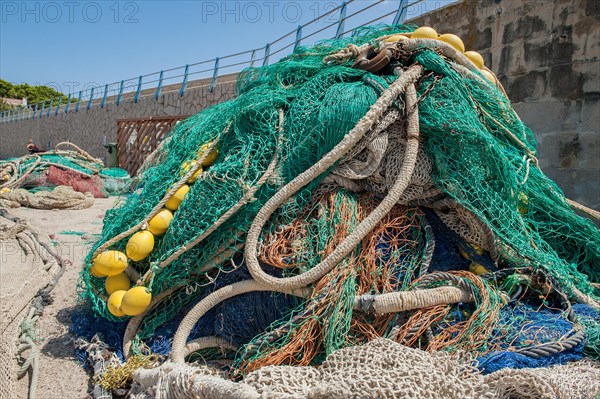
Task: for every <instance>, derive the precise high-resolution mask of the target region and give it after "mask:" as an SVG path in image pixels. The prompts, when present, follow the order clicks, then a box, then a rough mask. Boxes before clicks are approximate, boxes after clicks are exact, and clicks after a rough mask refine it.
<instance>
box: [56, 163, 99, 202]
mask: <svg viewBox="0 0 600 399" xmlns="http://www.w3.org/2000/svg"><path fill="white" fill-rule="evenodd" d="M48 181H49V182H50V183H53V184H54V185H57V186H71V187H73V190H75V191H79V192H81V193H86V192H89V193H92V195H93V196H94V197H96V198H106V197H108V195H107V194H106V193H105V192H104V190H102V179H101V178H100V177H99V176H96V175H94V176H91V177H90V176H86V175H84V174H81V173H78V172H76V171H74V170H63V169H59V168H57V167H55V166H50V169H49V170H48Z"/></svg>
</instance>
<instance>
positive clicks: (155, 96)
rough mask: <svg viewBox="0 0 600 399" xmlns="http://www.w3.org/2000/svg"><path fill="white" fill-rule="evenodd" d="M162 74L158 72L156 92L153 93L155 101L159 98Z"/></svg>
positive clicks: (162, 72)
mask: <svg viewBox="0 0 600 399" xmlns="http://www.w3.org/2000/svg"><path fill="white" fill-rule="evenodd" d="M163 74H164V71H160V76H159V77H158V86H156V92H155V93H154V99H155V100H158V97H159V96H160V91H161V90H162V82H163Z"/></svg>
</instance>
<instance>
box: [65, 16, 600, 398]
mask: <svg viewBox="0 0 600 399" xmlns="http://www.w3.org/2000/svg"><path fill="white" fill-rule="evenodd" d="M410 31H412V29H410V28H409V27H404V26H391V27H390V26H383V27H374V28H362V29H359V30H357V31H356V32H354V34H353V35H352V37H351V38H343V39H339V40H334V41H326V42H322V43H319V44H317V45H315V46H313V47H306V48H299V49H298V50H296V51H295V52H294V54H292V55H291V56H289V57H286V58H285V59H283V60H281V61H280V62H278V63H276V64H273V65H270V66H266V67H262V68H253V69H248V70H246V71H244V72H243V73H242V74H241V75H240V77H239V80H238V96H237V98H235V99H234V100H231V101H228V102H225V103H222V104H219V105H216V106H214V107H212V108H209V109H206V110H204V111H202V112H200V113H199V114H197V115H195V116H192V117H190V118H188V119H187V120H185V121H183V122H182V123H180V124H178V125H177V126H176V127H175V128H174V129H173V131H171V133H170V135H169V137H168V138H167V139H166V140H165V142H164V144H163V145H162V146H161V147H159V149H158V150H157V152H158V154H153V155H152V161H151V162H150V163H149V165H146V167H145V168H144V170H143V172H142V174H141V175H140V176H139V179H140V184H139V186H138V188H137V190H136V191H135V192H133V193H132V194H131V195H130V196H129V197H128V198H127V199H126V200H124V201H123V202H121V203H120V204H118V205H117V206H116V207H115V208H114V209H112V210H110V211H108V212H107V214H106V218H105V221H104V227H103V231H102V235H101V238H100V240H99V241H98V242H97V243H96V244H95V245H94V246H93V248H92V250H91V251H90V253H89V254H88V256H87V257H86V259H85V262H84V264H85V266H84V269H83V270H82V274H81V298H82V300H84V301H85V303H86V305H87V306H88V309H89V310H88V312H89V313H87V314H85V313H81V314H78V315H76V317H75V318H74V320H73V321H74V324H73V331H74V332H75V333H77V335H80V336H82V337H84V338H86V339H91V338H92V336H93V335H94V334H96V333H100V335H101V336H103V337H104V339H105V341H106V342H107V343H108V344H109V345H110V346H112V347H113V349H114V350H115V351H116V353H117V354H118V355H119V356H120V357H121V358H122V361H125V359H129V360H127V361H128V362H129V361H133V360H132V359H135V361H136V362H137V361H139V359H140V358H144V357H145V356H146V357H148V356H150V357H149V358H148V359H153V360H152V362H154V361H156V362H157V363H156V364H158V363H160V362H162V361H164V360H166V357H167V356H168V357H169V363H167V365H165V366H163V367H165V368H166V369H165V368H163V369H161V370H171V369H172V370H180V369H179V368H178V367H179V366H174V365H173V364H184V363H185V362H186V361H187V362H191V363H195V364H198V363H201V364H210V365H212V368H206V367H205V366H203V367H197V368H196V369H195V371H194V372H192V373H191V374H193V376H192V377H193V378H191V377H190V373H187V374H186V373H183V374H182V375H184V376H185V378H183V377H182V378H183V380H181V381H179V382H178V384H179V383H181V384H184V385H185V387H186V388H185V389H182V390H181V391H178V390H177V389H178V388H177V389H175V388H173V389H174V390H171V391H169V389H171V388H165V389H166V390H167V391H169V392H170V393H165V392H164V391H160V389H162V388H160V387H161V386H162V387H166V386H168V387H172V385H171V382H165V383H164V384H162V383H160V381H161V379H166V380H168V379H169V378H171V377H169V376H163V374H164V373H163V372H162V371H156V373H154V374H153V373H152V372H151V371H149V372H147V373H146V374H144V373H142V372H141V371H140V373H139V374H134V376H135V375H137V376H138V377H136V381H138V383H140V384H142V385H144V384H145V386H146V387H148V386H150V385H152V384H158V385H156V387H155V389H154V390H152V389H150V390H149V391H147V392H153V393H152V394H153V395H156V396H157V397H196V396H183V394H182V396H177V394H176V393H174V392H184V391H185V392H191V391H190V390H192V387H194V389H199V390H201V389H204V391H202V394H203V395H206V397H211V396H210V395H211V394H209V393H208V391H206V390H209V389H211V388H210V386H213V385H215V384H213V385H211V384H212V382H211V381H213V382H214V381H216V380H214V378H216V377H214V376H215V375H219V376H222V377H223V378H226V379H227V380H231V381H243V383H242V384H237V383H234V382H231V383H229V384H225V383H224V380H223V379H222V378H220V377H219V378H220V379H219V380H218V383H216V385H219V384H225V385H223V386H224V387H225V388H223V389H229V388H231V389H230V390H229V391H228V392H229V393H227V394H223V397H245V396H244V395H243V393H240V394H239V395H238V394H237V393H236V389H238V388H239V389H242V388H243V389H246V388H244V387H247V386H251V387H252V388H253V389H259V387H261V386H271V385H272V384H271V383H264V384H263V382H261V381H267V380H269V381H270V380H273V381H275V380H277V381H279V382H277V384H276V385H277V387H279V388H277V389H284V388H282V386H283V387H285V386H287V385H290V384H291V385H290V386H293V387H290V388H289V389H296V388H297V386H296V385H294V384H300V383H299V382H298V381H300V380H304V379H306V381H307V382H306V389H307V390H308V391H307V390H302V391H301V392H300V391H294V392H296V393H294V394H293V395H292V396H291V397H305V396H306V395H308V397H324V396H323V395H325V396H327V395H330V396H327V397H389V398H391V397H396V396H395V395H396V394H398V392H407V390H408V389H409V387H411V386H413V385H414V384H413V382H412V381H416V380H420V379H421V378H425V380H424V381H428V382H427V384H417V385H416V387H419V389H423V391H416V392H417V393H414V394H413V396H411V397H415V396H414V395H417V396H418V397H427V392H436V394H435V395H433V396H432V397H435V396H436V395H437V394H440V395H441V393H440V392H441V391H439V390H448V391H447V392H451V391H452V389H456V391H452V392H455V394H448V396H447V397H469V395H471V396H472V397H477V395H478V394H477V392H480V391H479V390H480V389H483V388H482V387H483V385H482V384H484V385H485V384H488V385H487V386H488V387H490V386H491V384H495V385H494V386H495V387H496V388H493V389H492V388H489V391H488V393H487V394H486V395H488V396H491V397H494V395H496V396H498V395H500V396H502V395H503V394H502V393H501V392H502V389H505V388H502V387H503V386H504V385H506V384H504V382H502V381H500V380H498V381H496V382H493V381H492V380H489V381H488V380H486V378H487V377H485V378H484V377H482V375H484V374H490V373H492V374H490V375H494V374H493V373H494V372H505V373H506V374H507V378H512V377H511V376H510V373H509V372H506V371H505V370H506V369H507V368H509V369H514V370H521V371H518V373H521V374H519V376H520V377H518V378H516V377H515V378H516V380H518V379H519V378H521V379H523V378H525V379H526V378H529V377H528V376H531V375H532V374H531V372H529V371H527V370H530V369H531V368H538V367H549V366H552V365H557V364H568V365H569V367H571V366H572V367H576V366H574V365H573V364H572V363H570V362H573V361H579V360H581V359H583V358H584V357H585V358H588V359H598V357H599V355H600V327H599V326H600V324H599V321H600V317H599V314H598V308H599V302H598V299H599V298H598V294H599V292H598V285H597V283H598V281H599V277H600V268H599V266H600V265H599V263H600V231H599V230H598V228H597V227H596V226H595V225H594V224H593V223H592V222H591V221H590V220H588V219H586V218H583V217H581V216H578V215H577V214H576V213H575V212H574V210H573V209H572V208H571V206H570V205H569V202H567V199H566V198H565V197H564V195H563V194H562V192H561V190H560V189H559V188H558V187H557V186H556V184H555V183H553V182H552V181H551V180H550V179H548V178H547V177H546V176H545V175H544V174H543V172H542V171H541V170H540V168H539V166H538V162H537V159H536V148H535V139H534V136H533V133H532V132H531V131H530V130H529V129H528V128H527V127H526V126H525V125H524V124H523V123H522V122H521V120H520V119H519V117H518V116H517V114H516V113H515V111H514V110H513V108H512V106H511V104H510V101H509V100H508V98H507V97H506V95H505V94H504V92H503V90H502V88H501V86H500V84H499V83H498V82H497V80H496V78H495V77H494V76H493V75H491V74H490V72H489V71H488V70H485V69H480V68H482V67H483V65H476V64H475V63H473V61H472V60H471V57H467V56H465V54H466V53H465V54H463V52H462V51H461V50H457V49H456V48H455V47H453V46H452V45H450V44H448V43H446V42H445V41H441V40H437V39H434V38H415V37H414V36H415V35H412V36H411V35H409V34H407V35H402V34H401V33H405V32H410ZM408 36H411V38H408ZM463 50H464V49H463ZM484 70H485V71H486V72H487V73H486V74H483V72H482V71H484ZM484 75H485V76H484ZM490 75H491V77H490ZM486 76H487V77H486ZM578 207H579V208H580V209H583V210H586V208H585V207H583V206H578ZM588 211H589V212H590V213H594V211H593V210H588ZM132 286H133V288H132ZM97 316H101V317H102V318H104V319H105V320H104V321H101V322H99V321H97V320H96V319H95V318H96V317H97ZM377 348H379V349H378V351H377V354H376V355H375V354H374V355H373V357H372V358H371V356H370V355H369V354H368V353H369V350H371V349H373V350H375V349H377ZM408 348H413V349H408ZM388 352H389V353H392V354H397V355H398V356H399V357H400V358H405V357H408V358H410V357H411V356H414V357H418V358H419V359H421V360H419V361H418V362H416V363H415V364H416V365H415V366H414V367H413V366H408V367H407V366H406V364H404V363H403V362H398V361H395V360H394V357H393V356H391V357H390V356H388V355H387V353H388ZM354 354H356V356H358V357H353V356H354ZM467 354H468V356H470V357H468V356H467ZM83 356H85V355H83ZM338 356H339V357H343V356H349V359H351V360H349V361H348V362H347V363H344V362H341V363H339V368H338V362H337V361H336V360H335V359H338ZM453 356H457V357H453ZM459 358H460V359H463V360H458V359H459ZM357 359H360V361H357ZM364 359H371V360H370V361H369V362H366V363H365V366H364V367H359V366H357V364H358V363H361V362H362V361H363V360H364ZM378 359H383V360H381V361H379V360H378ZM440 359H442V360H440ZM465 359H470V360H465ZM436 362H437V363H436ZM136 364H137V363H136ZM409 364H410V362H409ZM432 364H433V366H432ZM575 364H576V363H575ZM586 364H587V363H586ZM344 365H350V366H348V367H346V366H344ZM126 366H127V363H125V366H124V367H126ZM289 366H292V367H289ZM314 367H316V368H314ZM565 367H567V366H565ZM581 367H583V366H581ZM585 367H588V368H590V367H591V371H589V373H591V374H593V375H597V372H598V371H597V367H595V366H585ZM397 368H399V369H397ZM475 368H477V370H479V371H477V372H475V371H474V370H475ZM126 369H127V370H130V369H131V367H129V368H126ZM438 369H439V370H440V372H439V374H437V373H427V372H425V371H429V370H438ZM123 370H125V369H123ZM382 370H385V372H383V371H382ZM586 370H587V369H586ZM109 371H110V372H109ZM346 371H348V375H346V374H345V373H346ZM350 372H351V373H350ZM413 372H414V373H415V374H414V375H412V374H411V373H413ZM115 373H116V374H118V371H115V370H107V375H111V376H112V377H111V378H108V377H107V378H106V379H105V380H104V382H105V384H104V387H105V388H106V389H111V388H123V387H124V386H126V385H127V384H129V383H130V381H129V382H126V380H127V378H121V379H120V380H119V381H121V382H120V383H119V384H116V383H112V382H111V381H116V380H115V379H114V378H113V377H114V376H115V375H116V374H115ZM160 373H163V374H160ZM478 373H481V375H480V374H478ZM548 373H550V374H548V375H551V374H552V372H550V371H548ZM594 373H595V374H594ZM121 374H123V372H122V373H121ZM167 374H168V373H167ZM342 374H343V375H344V376H345V377H344V378H342ZM400 374H401V375H403V376H405V377H403V378H402V379H401V378H399V375H400ZM425 374H426V375H425ZM430 374H434V375H430ZM552 375H554V374H552ZM211 376H212V377H211ZM350 376H352V378H350ZM417 376H418V378H417ZM450 377H452V378H450ZM538 377H539V376H538V374H535V373H534V374H533V377H531V378H538ZM147 378H151V379H152V381H153V382H151V383H148V380H147ZM173 378H175V379H177V377H176V375H174V376H173ZM447 378H448V379H449V380H447ZM460 378H467V379H468V380H469V381H472V384H471V383H469V384H465V386H462V387H461V386H458V385H460V384H459V383H458V382H456V384H455V383H454V382H453V381H457V380H458V379H460ZM539 378H540V379H543V378H542V377H539ZM544 378H545V377H544ZM553 378H555V377H552V376H550V377H548V378H545V379H544V381H546V382H547V384H550V385H551V386H556V383H552V382H548V381H554V380H553ZM142 380H143V381H142ZM166 380H165V381H166ZM320 380H324V381H323V384H325V385H323V386H325V388H323V389H321V388H319V387H320V386H321V385H320V383H319V381H320ZM144 381H145V382H144ZM194 381H196V382H197V381H201V383H198V384H196V383H195V382H194ZM257 381H258V382H257ZM281 381H289V384H288V383H283V384H281V383H280V382H281ZM294 381H295V382H294ZM310 381H314V382H315V385H314V389H315V391H314V392H319V393H314V394H313V393H310V395H309V394H308V393H307V392H313V391H312V389H313V386H312V385H311V384H312V382H310ZM327 381H332V383H331V384H330V385H327ZM333 381H340V382H339V384H338V385H336V384H337V383H336V384H334V383H333ZM354 381H355V384H356V385H353V384H354ZM486 381H487V382H486ZM205 382H206V383H205ZM255 382H256V383H255ZM186 384H187V385H186ZM340 384H341V385H340ZM436 384H438V385H439V387H436ZM503 384H504V385H503ZM540 384H541V383H540ZM552 384H554V385H552ZM425 385H427V386H425ZM455 385H456V386H455ZM567 385H569V384H567ZM571 385H572V384H571ZM571 385H569V386H571ZM575 385H577V384H575ZM584 385H585V384H584ZM303 386H304V385H303ZM548 386H549V385H546V388H547V387H548ZM227 387H229V388H227ZM386 387H389V389H388V388H386ZM416 387H415V386H413V388H414V389H417V388H416ZM590 387H591V388H590ZM309 388H310V389H309ZM376 388H377V389H381V390H375V391H373V392H376V394H375V393H373V394H371V393H370V392H371V390H373V389H376ZM580 388H581V389H587V390H586V391H585V392H588V391H589V392H591V391H593V390H594V389H596V390H597V385H594V384H593V383H591V382H589V383H588V384H587V385H586V386H585V387H580ZM588 388H589V389H588ZM215 389H216V388H215ZM219 389H220V388H219ZM262 389H263V388H260V389H259V391H258V392H259V393H260V392H264V390H262ZM264 389H267V388H264ZM274 389H275V388H274ZM298 389H300V388H298ZM303 389H304V388H303ZM363 389H364V391H362V390H363ZM438 389H439V390H438ZM506 389H508V388H506ZM557 389H558V388H557ZM561 389H562V388H561ZM565 389H567V388H565ZM568 389H570V388H568ZM186 390H187V391H186ZM354 390H361V391H356V392H355V394H354V396H347V395H346V393H347V392H350V391H354ZM465 390H467V391H468V390H470V391H468V392H471V393H465V392H467V391H465ZM161 392H162V393H161ZM214 392H217V391H214ZM219 392H221V391H219ZM240 392H242V391H240ZM244 392H245V391H244ZM277 392H278V393H281V392H283V391H277ZM419 392H420V393H422V394H423V395H422V396H419V395H420V394H419ZM561 392H562V391H561ZM221 393H222V392H221ZM198 395H200V394H198ZM215 395H216V394H215ZM227 395H229V396H227ZM236 395H237V396H236ZM253 395H254V394H253ZM294 395H295V396H294ZM303 395H304V396H303ZM311 395H316V396H311ZM318 395H321V396H318ZM335 395H338V396H335ZM369 395H371V396H369ZM451 395H455V396H451ZM461 395H464V396H461ZM540 395H541V394H540ZM557 395H558V393H557ZM561 395H563V394H561ZM200 396H202V395H200ZM533 396H535V393H534V394H533ZM250 397H252V396H250ZM522 397H531V396H526V395H525V396H522ZM563 397H565V396H564V395H563Z"/></svg>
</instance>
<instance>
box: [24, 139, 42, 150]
mask: <svg viewBox="0 0 600 399" xmlns="http://www.w3.org/2000/svg"><path fill="white" fill-rule="evenodd" d="M27 151H29V153H30V154H35V153H38V152H41V151H40V149H39V147H38V146H37V145H35V143H34V142H33V139H29V141H28V142H27Z"/></svg>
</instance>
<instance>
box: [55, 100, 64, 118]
mask: <svg viewBox="0 0 600 399" xmlns="http://www.w3.org/2000/svg"><path fill="white" fill-rule="evenodd" d="M61 104H62V96H60V97H58V105H57V106H56V112H55V113H54V115H58V110H59V109H60V106H61Z"/></svg>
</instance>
